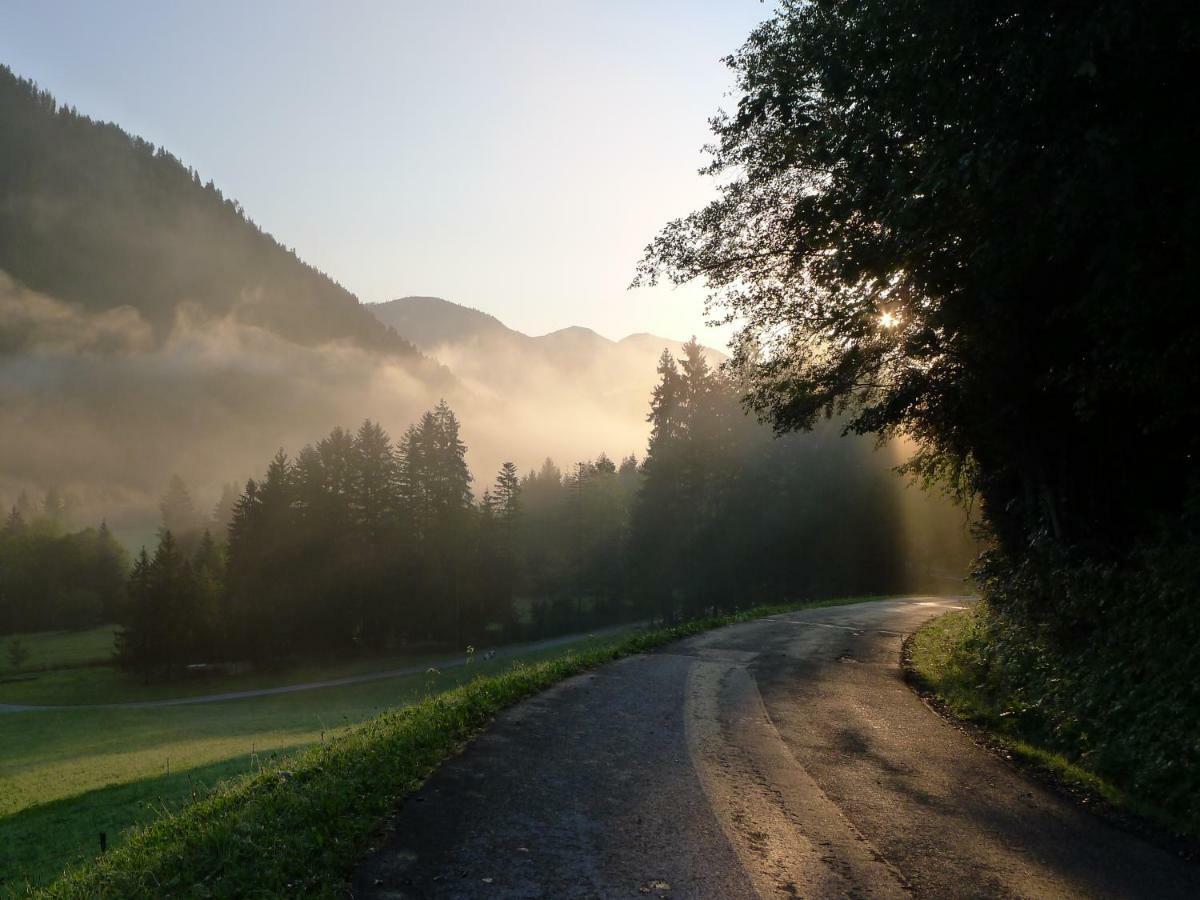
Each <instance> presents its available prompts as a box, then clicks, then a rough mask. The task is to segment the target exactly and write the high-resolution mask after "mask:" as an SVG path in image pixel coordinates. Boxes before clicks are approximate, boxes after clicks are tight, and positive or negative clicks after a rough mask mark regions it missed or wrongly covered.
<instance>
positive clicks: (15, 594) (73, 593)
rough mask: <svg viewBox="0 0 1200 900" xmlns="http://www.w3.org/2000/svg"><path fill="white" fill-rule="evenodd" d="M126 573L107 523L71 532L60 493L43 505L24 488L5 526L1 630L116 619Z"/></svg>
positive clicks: (0, 551)
mask: <svg viewBox="0 0 1200 900" xmlns="http://www.w3.org/2000/svg"><path fill="white" fill-rule="evenodd" d="M127 572H128V557H127V556H126V554H125V550H124V549H123V548H122V547H121V544H120V543H119V542H118V541H117V539H116V538H115V537H114V536H113V534H112V532H111V531H109V529H108V526H107V525H106V524H104V523H103V522H102V523H101V524H100V526H99V527H98V528H84V529H82V530H75V531H72V530H70V528H69V526H68V507H67V504H66V503H65V502H64V500H63V498H62V497H61V495H60V494H59V493H58V491H56V490H53V489H51V490H50V491H48V492H47V493H46V497H45V500H44V501H43V502H42V503H41V504H40V506H39V505H34V504H33V503H32V502H31V501H30V500H29V498H28V496H27V495H26V494H24V493H22V494H21V496H20V497H19V498H18V500H17V502H16V503H15V504H14V505H13V506H12V507H10V510H9V513H8V515H7V517H6V518H5V520H4V524H3V527H0V634H11V633H14V632H27V631H46V630H51V629H71V628H88V627H91V626H94V625H98V624H100V623H102V622H111V621H113V619H114V618H116V616H117V615H118V614H119V610H120V607H121V601H122V597H123V596H124V592H125V577H126V573H127Z"/></svg>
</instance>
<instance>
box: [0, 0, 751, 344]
mask: <svg viewBox="0 0 1200 900" xmlns="http://www.w3.org/2000/svg"><path fill="white" fill-rule="evenodd" d="M771 8H772V5H771V4H765V5H764V4H763V3H760V2H759V0H724V2H700V0H691V2H686V0H662V2H652V0H643V2H635V0H630V2H625V0H604V2H601V0H594V2H571V0H558V2H532V0H503V2H500V0H497V2H482V0H480V2H472V3H468V2H432V0H431V2H425V3H403V2H392V3H383V2H338V3H333V2H330V3H316V2H286V3H285V2H269V3H268V2H213V0H208V2H203V3H200V2H194V3H192V2H189V3H184V2H163V0H156V2H112V3H95V2H79V3H65V2H53V0H37V2H25V0H5V2H4V3H3V5H0V62H4V63H6V64H7V65H9V66H10V67H11V68H12V69H13V70H14V71H15V72H17V73H18V74H20V75H22V76H25V77H28V78H33V79H34V80H35V81H37V82H38V83H39V85H41V86H42V87H44V88H46V89H48V90H50V91H51V92H53V93H54V94H55V95H56V96H57V97H58V99H59V100H60V101H62V102H65V103H69V104H72V105H74V106H76V107H77V108H78V109H79V110H80V111H82V112H85V113H87V114H89V115H91V116H93V117H95V118H100V119H107V120H113V121H116V122H118V123H119V124H120V125H121V126H122V127H124V128H125V129H126V130H128V131H131V132H133V133H135V134H139V135H141V136H143V137H145V138H147V139H148V140H150V141H153V142H154V143H156V144H161V145H164V146H166V147H167V148H168V149H169V150H170V151H171V152H173V153H174V154H175V155H176V156H178V157H179V158H181V159H182V160H183V161H184V162H185V163H186V164H188V165H191V166H193V167H195V168H196V169H197V170H199V172H200V174H201V176H202V177H203V178H204V179H205V180H207V179H209V178H212V179H213V180H214V181H216V183H217V184H218V185H219V186H221V188H222V189H223V190H224V191H225V193H226V194H227V195H228V196H232V197H235V198H237V199H238V200H239V201H241V203H242V205H243V206H244V207H245V208H246V210H247V211H248V212H249V214H250V215H251V217H252V218H253V219H254V220H255V221H256V222H258V223H259V225H261V226H262V227H264V228H265V229H266V230H268V231H270V232H271V233H272V234H274V235H275V236H276V237H277V238H278V239H279V240H280V241H281V242H282V243H284V244H285V245H288V246H293V247H295V248H296V250H297V252H298V253H299V254H300V255H301V256H302V257H303V258H305V259H306V260H308V261H309V262H311V263H313V264H314V265H316V266H317V267H319V268H321V269H323V270H325V271H326V272H328V273H330V274H331V275H332V276H333V277H334V278H336V279H337V280H338V281H340V282H341V283H342V284H344V285H346V286H347V287H348V288H350V289H351V290H352V291H354V292H355V293H356V294H358V296H359V297H360V298H362V299H363V300H366V301H379V300H386V299H390V298H393V297H398V296H402V295H404V294H436V295H439V296H443V297H446V298H448V299H451V300H455V301H457V302H460V303H466V304H468V305H470V306H476V307H479V308H480V309H483V310H486V311H488V312H491V313H493V314H495V315H497V316H499V317H500V318H501V319H503V320H504V321H506V322H508V323H509V324H510V325H512V326H513V327H516V328H519V329H521V330H524V331H528V332H532V333H542V332H546V331H550V330H553V329H556V328H561V327H563V326H566V325H572V324H580V325H587V326H590V327H592V328H595V329H596V330H597V331H599V332H601V333H602V334H607V335H609V336H610V337H620V336H622V335H624V334H627V333H630V332H634V331H654V332H658V333H661V334H665V335H668V336H671V337H685V336H687V335H688V334H691V333H692V332H700V333H701V334H702V335H704V334H705V333H704V332H703V331H702V330H701V329H702V325H701V322H702V319H703V316H702V314H701V297H702V291H700V290H698V289H697V290H687V289H685V290H677V291H672V290H669V289H660V290H658V291H654V292H649V291H634V292H628V291H626V290H625V288H626V285H627V284H628V282H629V280H630V278H631V276H632V273H633V266H634V264H635V262H636V261H637V259H638V257H639V256H640V251H641V248H642V246H643V245H644V244H645V243H646V242H647V240H649V239H650V238H651V237H652V236H653V234H654V233H655V231H656V230H657V228H658V227H659V226H660V225H661V224H662V223H663V222H665V221H666V220H667V219H669V218H671V217H673V216H675V215H679V214H682V213H685V212H687V211H689V210H690V209H692V208H693V207H695V206H698V205H700V204H701V203H703V202H704V200H705V199H706V198H707V197H708V196H709V192H710V190H711V189H710V187H709V185H708V184H707V180H706V179H703V178H701V177H699V176H698V175H697V174H696V169H697V168H698V167H699V166H700V165H702V164H703V162H704V158H703V156H702V154H701V152H700V148H701V146H702V145H703V144H704V143H705V142H706V141H707V140H708V139H709V133H708V128H707V119H708V117H709V116H710V115H711V114H712V113H713V112H715V111H716V109H717V108H718V107H719V106H722V105H723V106H725V107H727V108H728V107H730V106H731V105H732V103H733V100H732V98H731V97H730V96H729V95H728V91H729V89H730V88H731V86H732V79H731V76H730V73H729V72H728V70H727V69H725V67H724V66H723V65H722V64H721V62H720V60H721V58H722V57H723V56H724V55H726V54H728V53H730V52H732V51H733V50H734V49H736V48H737V47H738V46H739V45H740V44H741V42H742V41H743V40H744V38H745V37H746V35H747V34H748V33H749V31H750V30H751V28H753V26H754V25H755V24H757V23H758V22H759V21H761V20H762V19H764V18H766V17H767V16H768V15H769V14H770V12H771ZM717 338H718V335H715V334H712V333H708V334H707V335H706V336H705V339H706V340H707V341H709V342H711V343H716V342H718V340H717Z"/></svg>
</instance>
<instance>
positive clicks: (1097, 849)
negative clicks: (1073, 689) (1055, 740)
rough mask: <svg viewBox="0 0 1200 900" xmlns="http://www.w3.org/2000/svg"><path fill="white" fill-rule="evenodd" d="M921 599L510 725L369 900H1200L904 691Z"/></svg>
mask: <svg viewBox="0 0 1200 900" xmlns="http://www.w3.org/2000/svg"><path fill="white" fill-rule="evenodd" d="M957 605H958V604H957V603H956V602H954V601H950V600H937V599H930V598H926V599H905V600H889V601H879V602H874V603H869V604H861V605H854V606H842V607H833V608H826V609H816V610H806V611H804V612H799V613H790V614H786V615H781V616H775V617H772V618H770V619H765V620H760V621H757V622H752V623H747V624H744V625H737V626H733V627H730V628H725V629H721V630H719V631H714V632H709V633H707V634H704V635H699V636H697V637H694V638H691V639H689V640H686V641H683V642H680V643H677V644H674V645H672V646H670V647H667V648H665V649H664V650H662V651H659V652H656V653H652V654H647V655H643V656H638V657H633V658H629V659H626V660H623V661H621V662H618V663H614V664H612V665H609V666H605V667H603V668H601V669H599V670H597V671H595V672H592V673H589V674H586V675H582V676H579V677H577V678H574V679H572V680H570V681H567V682H564V683H563V684H561V685H560V686H558V687H556V688H555V689H553V690H551V691H549V692H547V693H545V694H542V695H540V696H538V697H535V698H533V699H532V700H529V701H527V702H525V703H523V704H520V705H519V706H517V707H514V708H513V709H512V710H509V711H508V712H506V713H505V714H503V715H502V716H501V717H499V719H498V720H497V721H496V723H495V724H494V726H493V727H492V728H491V729H489V731H488V732H487V733H486V734H484V735H483V736H481V737H480V738H479V739H478V740H477V741H475V742H474V743H472V744H471V745H470V746H469V747H468V748H467V749H466V751H465V752H464V753H463V754H462V755H461V756H460V757H458V758H456V759H454V760H452V761H451V762H449V763H447V764H446V765H445V766H444V767H443V768H442V769H441V770H439V771H438V772H437V773H436V774H435V775H434V776H433V777H432V778H431V779H430V780H429V782H428V783H427V784H426V785H425V787H424V788H423V789H422V790H421V791H420V792H419V793H418V794H416V795H414V796H413V797H411V798H410V799H409V800H408V801H407V802H406V803H405V804H404V805H403V806H402V807H401V808H400V809H399V810H398V812H397V814H396V816H395V818H394V820H393V821H392V823H391V825H390V830H389V832H388V833H387V834H386V835H385V836H384V837H383V838H381V841H380V846H379V848H378V849H377V851H375V852H374V853H373V854H372V855H371V856H370V857H368V858H367V859H366V860H364V861H363V863H362V864H361V865H360V867H359V870H358V872H357V873H356V876H355V881H354V890H355V896H357V897H359V898H389V900H396V898H441V897H446V898H449V897H464V898H471V897H486V898H499V900H512V898H541V897H546V898H549V897H554V898H576V897H597V898H623V897H632V898H637V897H646V896H649V897H672V898H685V897H703V898H715V900H726V898H728V900H736V898H743V897H744V898H754V897H764V898H774V897H816V898H820V897H864V898H865V897H882V898H889V897H904V896H918V897H955V898H957V897H1053V898H1059V897H1147V898H1170V897H1191V898H1196V897H1200V867H1196V866H1193V865H1190V864H1187V863H1183V862H1180V861H1178V860H1176V859H1174V858H1172V857H1171V856H1169V855H1168V854H1166V853H1165V852H1163V851H1161V850H1158V849H1156V848H1154V847H1152V846H1150V845H1148V844H1145V843H1143V842H1142V841H1140V840H1139V839H1137V838H1135V837H1133V836H1131V835H1129V834H1126V833H1123V832H1121V831H1118V830H1116V829H1114V828H1113V827H1111V826H1109V825H1107V824H1106V823H1104V822H1103V821H1101V820H1099V819H1097V818H1095V817H1092V816H1090V815H1089V814H1087V813H1086V812H1085V811H1083V810H1080V809H1079V808H1077V807H1076V805H1075V804H1073V803H1072V802H1069V801H1066V800H1063V799H1062V798H1060V797H1058V796H1057V795H1055V794H1053V793H1051V792H1049V791H1047V790H1045V789H1043V788H1042V787H1040V786H1039V785H1037V784H1034V783H1031V782H1029V781H1028V780H1026V779H1025V778H1023V777H1022V776H1021V775H1020V773H1018V772H1017V771H1016V770H1015V769H1014V768H1012V767H1011V766H1010V765H1009V764H1008V763H1006V762H1004V761H1002V760H1000V759H998V758H997V757H995V756H994V755H992V754H991V753H988V752H987V751H985V750H982V749H980V748H979V747H977V746H976V745H974V744H973V743H972V742H971V741H970V740H969V739H968V738H967V737H966V736H965V735H963V734H962V733H961V732H959V731H958V730H957V729H955V728H953V727H951V726H949V725H947V724H946V723H944V722H943V721H942V720H941V719H940V718H939V717H938V716H937V715H935V714H934V713H933V712H932V711H930V710H929V709H928V708H927V707H926V706H925V705H924V704H923V703H922V702H921V701H920V699H919V698H918V697H916V696H915V695H914V694H913V693H912V692H911V691H910V690H909V689H908V687H907V686H906V685H905V684H904V682H903V680H902V677H901V673H900V670H899V666H898V659H899V655H900V645H901V641H902V636H903V635H904V634H905V633H907V632H911V631H912V630H914V629H915V628H916V627H918V626H919V625H920V624H921V623H922V622H924V621H925V620H926V619H928V618H930V617H931V616H933V615H936V614H938V613H941V612H943V611H944V610H945V609H947V608H952V607H954V606H957Z"/></svg>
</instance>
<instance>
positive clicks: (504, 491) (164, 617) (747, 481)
mask: <svg viewBox="0 0 1200 900" xmlns="http://www.w3.org/2000/svg"><path fill="white" fill-rule="evenodd" d="M659 376H660V380H659V383H658V385H657V387H656V388H655V390H654V394H653V400H652V405H651V410H650V420H651V424H652V426H653V434H652V437H651V440H650V444H649V447H648V451H647V454H646V457H645V458H644V459H643V460H642V461H640V462H638V461H637V460H635V459H634V458H633V457H627V458H625V459H623V460H621V461H620V463H617V462H616V461H614V460H612V459H609V458H608V457H607V456H606V455H604V454H600V455H599V456H597V457H596V458H595V459H592V460H588V461H583V462H578V463H576V464H575V465H573V466H571V467H570V468H568V469H567V470H566V471H565V472H564V471H562V470H560V469H559V468H558V467H557V466H556V465H555V464H554V463H553V462H552V461H550V460H549V459H547V460H546V461H545V462H544V463H543V464H542V466H541V467H540V468H538V469H537V470H535V471H530V472H528V473H527V474H525V475H523V476H522V475H521V474H519V473H518V471H517V469H516V467H515V466H514V465H513V464H512V463H505V464H504V465H503V466H502V467H501V468H500V470H499V472H497V473H496V476H495V478H494V480H492V481H490V482H489V483H485V484H484V485H483V486H482V487H480V486H479V485H475V484H473V478H472V475H471V473H470V472H469V471H468V468H467V463H466V446H465V444H464V442H463V439H462V436H461V426H460V423H459V421H458V419H457V417H456V416H455V414H454V412H453V411H452V410H451V409H450V408H449V406H448V405H447V404H445V403H444V402H443V403H440V404H439V405H438V406H437V407H436V408H434V409H432V410H430V411H429V412H427V413H425V414H424V415H423V416H422V417H421V419H420V421H419V422H417V423H415V424H414V425H412V426H411V427H410V428H408V429H407V431H405V432H404V433H403V434H402V435H400V437H399V438H398V439H397V440H395V441H393V440H392V439H391V437H390V436H389V435H388V434H386V433H385V432H384V431H383V429H381V428H380V427H379V425H378V424H376V423H374V422H370V421H368V422H364V423H363V424H362V426H361V427H359V428H358V429H357V431H354V432H350V431H347V430H344V429H342V428H335V429H334V430H333V431H332V432H330V433H329V434H328V435H327V436H326V437H324V438H323V439H321V440H320V441H318V442H316V443H315V444H310V445H309V446H306V447H304V448H303V449H302V450H300V452H299V453H297V454H296V455H295V456H294V457H291V456H289V455H288V454H286V453H285V452H284V451H282V450H281V451H280V452H279V453H277V454H276V455H275V457H274V458H273V459H272V460H271V461H270V462H269V464H268V466H267V468H266V472H265V474H264V475H263V476H262V477H261V478H258V479H253V480H251V481H249V482H248V483H247V484H246V487H245V490H244V491H242V492H241V493H240V495H239V496H236V497H234V496H233V495H232V494H230V493H228V492H227V495H226V497H225V498H223V499H222V502H221V504H220V505H219V509H218V511H217V512H216V513H215V515H214V518H215V519H216V520H220V519H223V518H225V517H228V528H227V530H226V531H225V532H224V533H221V532H219V531H217V532H214V531H213V530H212V526H211V522H212V521H213V520H210V519H208V518H207V517H205V516H202V515H201V514H199V513H198V512H197V511H196V509H195V507H194V504H193V502H192V500H191V498H190V496H189V495H188V493H187V490H186V488H185V486H184V485H183V483H182V482H181V481H179V480H176V481H175V482H173V484H172V486H171V489H170V490H169V491H168V493H167V496H166V497H165V498H164V500H163V504H162V512H163V528H162V530H161V534H160V541H159V544H158V547H157V549H156V550H155V551H154V553H152V554H151V553H149V552H148V551H146V550H143V551H142V552H141V553H140V554H139V555H138V557H137V559H136V560H135V562H134V564H133V570H132V574H131V576H130V578H129V582H128V589H127V596H126V599H125V601H124V602H123V604H122V605H121V607H120V610H119V614H118V619H119V621H120V622H121V624H122V630H121V633H120V637H119V653H120V658H121V660H122V661H123V662H124V663H125V664H126V665H128V666H129V667H131V668H134V669H136V670H138V671H140V672H141V673H143V674H144V675H145V676H146V677H160V676H168V677H169V676H171V675H174V674H178V673H179V672H180V671H181V669H182V667H183V666H185V665H189V664H197V663H212V662H216V661H234V660H236V661H250V662H253V663H256V664H258V665H268V664H273V663H276V662H278V661H283V660H288V659H295V658H301V657H307V658H311V657H322V656H333V655H348V654H359V653H376V652H382V651H386V650H394V649H396V648H401V647H415V646H442V647H453V648H456V649H460V650H461V649H462V648H464V647H466V646H468V645H474V646H491V645H495V644H498V643H500V642H503V641H510V640H515V639H520V638H529V637H535V636H542V635H547V634H552V633H561V632H564V631H570V630H580V629H585V628H589V627H593V626H597V625H602V624H610V623H617V622H628V621H634V620H649V619H656V620H661V621H676V620H678V619H680V618H682V617H690V616H695V615H700V614H704V613H711V612H717V611H727V610H731V609H736V608H739V607H745V606H748V605H750V604H753V603H755V602H761V601H763V600H765V599H778V598H780V597H796V598H798V597H815V596H835V595H839V594H856V593H873V592H886V591H896V590H902V589H904V588H905V587H907V586H909V585H911V584H912V583H913V582H914V581H920V580H921V579H922V578H923V577H927V573H924V572H920V571H913V570H912V569H911V568H910V567H909V563H910V559H909V547H908V545H906V543H905V541H904V539H903V531H904V522H903V521H902V519H903V516H904V511H903V510H902V503H901V501H900V499H899V497H900V493H899V492H898V490H897V488H898V483H897V479H896V477H895V475H894V473H892V472H891V470H890V467H889V465H888V460H887V458H886V457H885V456H884V455H883V454H880V453H876V452H875V451H874V450H873V448H872V447H871V446H870V445H869V444H867V443H864V442H858V443H855V442H847V441H838V440H834V441H823V440H821V439H820V438H819V436H812V435H796V436H789V437H786V438H783V439H775V438H774V437H773V436H772V434H771V432H770V431H769V429H767V428H765V427H764V426H762V425H760V424H759V423H758V422H756V421H755V420H754V419H753V418H751V417H747V416H746V415H745V413H744V412H743V410H742V409H741V406H740V403H739V397H740V394H741V390H742V388H741V386H740V385H739V384H738V383H737V382H736V381H735V380H734V379H733V378H732V377H730V376H729V375H727V374H725V373H723V372H721V371H714V370H712V369H711V368H710V367H709V366H708V363H707V362H706V361H705V358H704V354H703V351H702V348H701V347H700V346H699V345H698V344H696V343H695V342H694V341H693V342H691V343H689V344H687V345H685V347H684V353H683V355H682V358H681V359H680V360H678V361H677V360H675V359H674V358H673V357H672V356H671V355H670V354H669V353H667V352H666V351H664V353H663V357H662V360H661V362H660V366H659ZM965 525H966V523H965V518H964V519H962V520H960V523H959V526H958V527H957V529H956V530H957V540H955V539H954V535H951V540H950V541H949V546H941V547H939V548H938V549H939V553H941V554H942V557H943V560H944V561H945V564H946V565H948V566H949V567H950V568H951V570H953V567H954V566H957V568H958V571H959V572H960V573H961V572H963V571H965V567H966V563H967V559H968V557H969V554H970V553H971V552H972V549H973V544H972V542H971V540H970V538H969V536H968V535H967V533H966V527H965Z"/></svg>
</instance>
